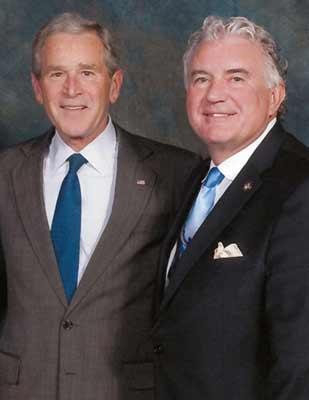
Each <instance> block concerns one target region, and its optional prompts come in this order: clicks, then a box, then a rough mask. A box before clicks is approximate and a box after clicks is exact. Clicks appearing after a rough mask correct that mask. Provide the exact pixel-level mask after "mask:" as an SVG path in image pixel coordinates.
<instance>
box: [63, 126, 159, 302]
mask: <svg viewBox="0 0 309 400" xmlns="http://www.w3.org/2000/svg"><path fill="white" fill-rule="evenodd" d="M117 132H118V135H119V149H118V165H117V177H116V185H115V195H114V203H113V207H112V213H111V216H110V219H109V221H108V223H107V226H106V228H105V230H104V232H103V234H102V236H101V238H100V240H99V242H98V244H97V247H96V249H95V251H94V253H93V255H92V257H91V259H90V261H89V263H88V266H87V268H86V271H85V273H84V275H83V277H82V279H81V281H80V284H79V286H78V288H77V290H76V292H75V294H74V296H73V299H72V302H71V304H70V310H72V309H73V308H75V307H76V306H77V304H78V303H79V302H80V301H81V300H82V298H83V297H84V296H86V295H87V293H88V291H89V290H90V289H91V287H92V286H93V285H95V283H96V281H97V280H98V278H99V277H100V276H101V275H102V274H104V272H105V271H106V269H107V268H108V267H109V266H110V265H111V264H112V262H113V261H114V259H115V258H116V257H117V255H118V254H119V252H120V251H121V249H122V248H123V246H124V245H125V243H126V241H127V240H128V237H129V236H130V234H131V232H132V231H133V229H134V228H135V226H136V225H137V223H138V222H139V219H140V217H141V216H142V214H143V212H144V209H145V207H146V206H147V203H148V201H149V199H150V196H151V192H152V189H153V186H154V184H155V181H156V174H155V172H154V171H153V170H152V169H151V168H149V167H147V165H146V162H145V160H146V159H147V158H148V157H149V156H150V155H151V152H152V151H151V150H150V149H148V148H146V147H144V146H141V147H140V148H139V149H137V146H136V144H132V139H131V137H130V135H129V134H128V133H126V132H123V131H122V130H120V129H119V128H118V130H117ZM138 182H139V183H138Z"/></svg>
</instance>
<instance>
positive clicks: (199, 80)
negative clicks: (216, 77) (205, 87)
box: [193, 76, 209, 85]
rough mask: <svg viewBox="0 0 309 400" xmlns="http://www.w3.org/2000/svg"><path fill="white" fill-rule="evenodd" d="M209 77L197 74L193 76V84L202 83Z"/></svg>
mask: <svg viewBox="0 0 309 400" xmlns="http://www.w3.org/2000/svg"><path fill="white" fill-rule="evenodd" d="M208 81H209V79H208V77H207V76H196V77H194V78H193V84H194V85H201V84H203V83H206V82H208Z"/></svg>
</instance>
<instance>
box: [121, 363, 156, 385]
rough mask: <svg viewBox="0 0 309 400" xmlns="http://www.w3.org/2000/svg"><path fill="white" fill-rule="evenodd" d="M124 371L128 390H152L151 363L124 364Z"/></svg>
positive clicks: (152, 369) (152, 367)
mask: <svg viewBox="0 0 309 400" xmlns="http://www.w3.org/2000/svg"><path fill="white" fill-rule="evenodd" d="M124 370H125V376H126V381H127V385H128V388H129V390H145V389H153V388H154V365H153V363H152V362H144V363H125V365H124Z"/></svg>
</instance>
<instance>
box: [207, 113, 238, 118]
mask: <svg viewBox="0 0 309 400" xmlns="http://www.w3.org/2000/svg"><path fill="white" fill-rule="evenodd" d="M204 115H206V117H211V118H224V117H231V116H233V115H235V114H234V113H205V114H204Z"/></svg>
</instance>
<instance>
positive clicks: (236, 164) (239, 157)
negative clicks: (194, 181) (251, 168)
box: [202, 118, 277, 205]
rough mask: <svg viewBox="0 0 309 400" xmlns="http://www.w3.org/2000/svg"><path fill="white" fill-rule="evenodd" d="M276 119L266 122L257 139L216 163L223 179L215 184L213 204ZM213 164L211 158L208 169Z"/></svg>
mask: <svg viewBox="0 0 309 400" xmlns="http://www.w3.org/2000/svg"><path fill="white" fill-rule="evenodd" d="M276 121H277V118H274V119H272V120H271V121H270V122H269V123H268V125H267V127H266V129H265V130H264V132H263V133H262V134H261V135H260V136H259V137H258V138H257V139H255V141H254V142H252V143H250V144H249V146H247V147H245V148H244V149H242V150H240V151H239V152H238V153H236V154H234V155H232V156H231V157H229V158H227V159H226V160H224V161H223V162H222V163H221V164H219V165H217V167H218V168H219V170H220V171H221V172H222V174H223V175H224V179H223V180H222V182H221V183H220V184H219V185H217V186H216V196H215V203H214V204H215V205H216V204H217V202H218V200H219V199H220V197H221V196H222V195H223V194H224V192H225V191H226V189H227V188H228V187H229V186H230V184H231V183H232V182H233V180H234V179H235V178H236V176H237V175H238V174H239V172H240V171H241V170H242V169H243V167H244V166H245V165H246V163H247V162H248V160H249V158H250V157H251V156H252V154H253V153H254V151H255V150H256V148H257V147H258V146H259V144H260V143H261V142H262V141H263V140H264V139H265V137H266V136H267V134H268V133H269V132H270V130H271V129H272V128H273V126H274V125H275V123H276ZM214 166H215V164H214V163H213V161H212V160H211V162H210V167H209V171H210V170H211V168H212V167H214ZM209 171H208V172H209ZM207 174H208V173H207ZM206 177H207V175H206ZM206 177H205V178H204V179H203V180H202V182H203V181H204V180H205V179H206Z"/></svg>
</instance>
